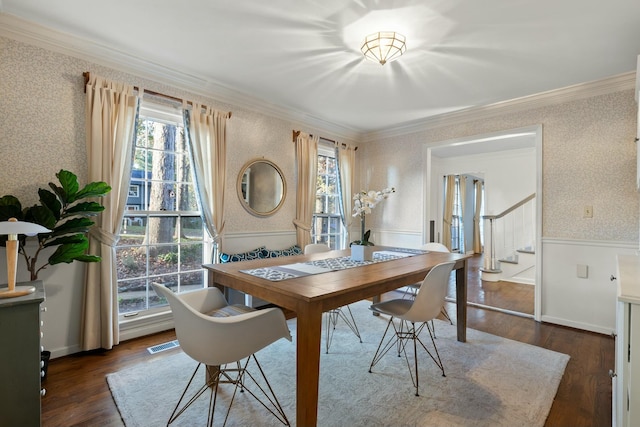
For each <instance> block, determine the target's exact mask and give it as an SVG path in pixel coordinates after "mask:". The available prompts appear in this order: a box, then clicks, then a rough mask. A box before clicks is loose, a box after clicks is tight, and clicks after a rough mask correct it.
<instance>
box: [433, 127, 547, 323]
mask: <svg viewBox="0 0 640 427" xmlns="http://www.w3.org/2000/svg"><path fill="white" fill-rule="evenodd" d="M541 147H542V127H541V126H539V125H538V126H530V127H525V128H519V129H511V130H507V131H503V132H496V133H492V134H483V135H475V136H471V137H466V138H460V139H453V140H446V141H441V142H439V143H435V144H429V145H428V146H425V148H426V149H425V165H426V167H425V169H424V170H425V171H426V172H425V188H426V197H425V204H426V205H425V224H434V225H435V227H425V231H424V234H425V235H424V236H423V238H424V241H431V240H434V241H438V239H439V238H441V236H442V222H443V211H444V194H443V193H444V190H443V186H442V179H443V176H446V175H451V174H454V175H456V174H457V175H460V174H467V175H473V176H480V177H482V178H483V179H484V180H485V186H486V189H485V190H487V192H486V194H485V197H486V199H485V202H486V203H487V205H486V209H485V213H486V214H496V213H498V211H499V210H502V209H504V208H505V207H507V206H509V203H511V204H513V203H514V202H516V201H517V200H518V197H520V196H521V194H519V193H523V191H524V193H527V191H531V190H532V189H533V192H534V193H535V195H536V198H537V203H536V206H535V208H534V210H535V213H534V216H535V237H534V240H535V242H541V234H542V221H541V219H542V149H541ZM523 159H525V160H523ZM522 162H525V163H522ZM526 162H530V163H526ZM523 164H524V165H525V166H524V167H523V166H522V165H523ZM524 181H526V185H524V187H526V188H525V189H524V190H523V188H522V187H523V185H521V184H522V183H523V182H524ZM492 188H493V189H497V190H495V191H494V192H492V191H491V190H492ZM485 228H486V227H485ZM486 235H487V230H486V229H485V231H484V236H485V238H484V239H483V240H484V241H485V242H486V241H487V239H486ZM432 236H433V237H435V238H433V237H432ZM466 253H467V254H469V253H472V252H470V251H469V250H467V251H466ZM479 256H480V257H482V256H483V255H481V254H476V255H475V256H474V260H473V262H474V263H476V264H477V263H478V257H479ZM534 256H535V263H534V266H535V268H534V271H533V272H532V274H531V275H532V277H533V279H532V282H533V283H532V284H530V285H521V284H516V285H515V286H511V285H509V284H504V286H502V287H501V286H500V285H501V284H500V283H499V282H495V283H490V282H489V283H487V282H484V281H482V280H481V281H480V282H479V283H480V285H479V286H481V287H482V289H479V291H480V292H479V294H481V293H482V292H483V291H487V292H491V298H484V299H483V301H482V302H479V303H478V304H479V305H480V306H482V305H486V306H487V307H486V308H490V309H497V310H498V311H506V312H513V314H519V315H525V316H526V317H533V318H535V319H536V320H540V315H541V307H540V301H541V298H540V295H541V286H540V283H541V282H540V280H541V277H542V275H541V271H542V265H541V261H542V254H541V245H537V247H536V249H535V254H534ZM480 265H482V264H480ZM522 286H524V287H525V289H524V290H528V291H529V294H530V295H532V298H533V302H532V303H533V307H534V309H533V316H532V315H531V312H530V310H527V311H528V312H529V313H526V314H525V313H521V312H520V311H518V310H520V308H518V307H513V309H512V308H511V307H494V306H492V305H491V304H495V305H504V304H502V303H501V304H497V303H495V302H494V301H498V300H504V298H503V297H504V296H505V295H506V294H507V293H508V292H512V291H513V289H510V288H516V289H515V291H516V292H518V293H521V292H520V291H522V290H523V289H517V288H521V287H522ZM526 287H529V288H528V289H526ZM501 288H502V289H503V290H504V293H505V295H501V292H500V290H501ZM531 289H533V292H530V291H531ZM484 296H485V297H486V293H485V295H484ZM507 299H508V298H507ZM486 303H488V304H486ZM470 305H473V302H471V304H470Z"/></svg>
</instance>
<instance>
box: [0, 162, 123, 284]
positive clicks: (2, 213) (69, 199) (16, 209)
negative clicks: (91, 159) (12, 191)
mask: <svg viewBox="0 0 640 427" xmlns="http://www.w3.org/2000/svg"><path fill="white" fill-rule="evenodd" d="M56 177H57V178H58V182H59V184H55V183H53V182H50V183H49V188H50V190H49V189H42V188H41V189H39V190H38V196H39V199H40V204H36V205H34V206H31V207H28V208H25V209H23V208H22V204H21V203H20V201H19V200H18V199H17V198H16V197H14V196H12V195H7V196H3V197H2V198H0V221H7V220H8V219H9V218H16V219H18V220H20V221H27V222H33V223H36V224H39V225H42V226H43V227H46V228H48V229H49V230H51V232H50V233H42V234H38V235H37V237H36V238H37V241H38V246H37V248H36V249H35V252H33V253H32V254H29V253H28V252H27V247H26V241H27V237H26V236H24V235H19V236H18V240H19V248H18V253H19V254H20V255H21V256H22V257H23V258H24V260H25V262H26V264H27V269H28V270H29V272H30V274H31V280H37V279H38V273H39V272H40V271H42V270H43V269H45V268H46V267H47V266H49V265H55V264H61V263H67V264H70V263H72V262H73V261H80V262H98V261H100V260H101V258H100V257H99V256H96V255H91V254H87V253H86V252H87V249H89V239H88V238H87V233H88V232H89V228H91V226H93V225H94V222H93V220H92V219H91V217H93V216H96V215H98V214H99V213H100V212H102V211H103V210H104V206H102V205H101V204H100V203H98V202H96V201H90V200H87V199H91V198H99V197H103V196H105V195H106V194H108V193H109V192H110V191H111V187H110V186H109V185H108V184H107V183H105V182H102V181H100V182H91V183H89V184H87V185H86V186H84V187H83V188H80V185H79V184H78V177H77V176H76V175H75V174H74V173H72V172H69V171H67V170H64V169H63V170H60V172H58V173H56ZM5 244H6V236H2V239H1V240H0V245H2V246H5ZM54 247H55V248H56V249H55V251H54V252H53V253H52V254H51V255H50V256H49V258H48V259H47V261H46V262H44V263H42V264H41V265H38V257H39V255H40V253H41V252H42V250H44V249H45V248H54Z"/></svg>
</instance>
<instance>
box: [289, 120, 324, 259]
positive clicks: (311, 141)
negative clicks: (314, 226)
mask: <svg viewBox="0 0 640 427" xmlns="http://www.w3.org/2000/svg"><path fill="white" fill-rule="evenodd" d="M318 139H319V138H318V137H317V136H312V135H309V134H306V133H304V132H300V133H299V134H298V136H297V138H296V142H295V144H296V172H297V182H296V183H297V186H296V218H295V220H294V221H293V224H294V225H295V227H296V241H297V244H298V246H299V247H301V248H304V247H305V246H306V245H308V244H309V243H311V222H312V220H313V212H314V210H315V209H314V206H315V202H316V179H317V178H316V177H317V174H318Z"/></svg>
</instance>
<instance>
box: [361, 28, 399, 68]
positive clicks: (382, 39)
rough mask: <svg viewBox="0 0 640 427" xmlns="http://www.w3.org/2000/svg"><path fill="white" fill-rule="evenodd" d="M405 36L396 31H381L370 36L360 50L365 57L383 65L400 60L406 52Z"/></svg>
mask: <svg viewBox="0 0 640 427" xmlns="http://www.w3.org/2000/svg"><path fill="white" fill-rule="evenodd" d="M405 40H406V38H405V36H403V35H402V34H400V33H396V32H394V31H380V32H377V33H373V34H369V35H368V36H367V37H366V38H365V39H364V43H362V47H361V48H360V50H361V51H362V53H363V54H364V57H365V58H367V59H370V60H372V61H375V62H379V63H380V64H381V65H384V64H386V63H387V62H391V61H395V60H396V59H398V58H400V55H402V54H403V53H404V52H405V51H406V50H407V46H406V45H405Z"/></svg>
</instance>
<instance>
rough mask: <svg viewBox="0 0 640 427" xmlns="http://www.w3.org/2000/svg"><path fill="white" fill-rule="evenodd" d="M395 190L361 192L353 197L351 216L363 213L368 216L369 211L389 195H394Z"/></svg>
mask: <svg viewBox="0 0 640 427" xmlns="http://www.w3.org/2000/svg"><path fill="white" fill-rule="evenodd" d="M395 192H396V189H395V188H393V187H391V188H385V189H383V190H380V191H375V190H369V191H361V192H360V193H358V194H356V195H355V196H353V212H354V214H353V216H358V215H362V214H363V213H364V214H365V215H366V214H370V213H371V210H372V209H373V208H375V207H376V205H377V204H378V203H380V202H381V201H382V200H384V199H386V198H388V197H389V194H391V193H395Z"/></svg>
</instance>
